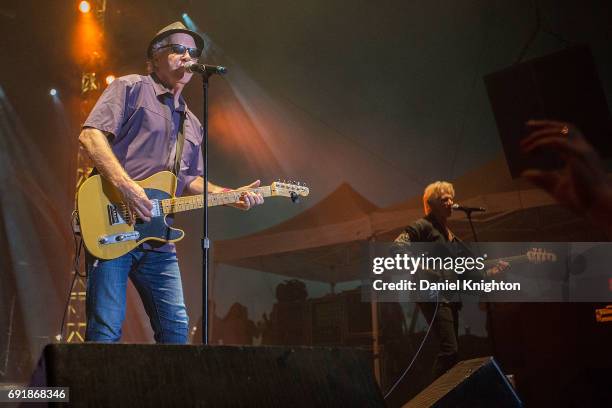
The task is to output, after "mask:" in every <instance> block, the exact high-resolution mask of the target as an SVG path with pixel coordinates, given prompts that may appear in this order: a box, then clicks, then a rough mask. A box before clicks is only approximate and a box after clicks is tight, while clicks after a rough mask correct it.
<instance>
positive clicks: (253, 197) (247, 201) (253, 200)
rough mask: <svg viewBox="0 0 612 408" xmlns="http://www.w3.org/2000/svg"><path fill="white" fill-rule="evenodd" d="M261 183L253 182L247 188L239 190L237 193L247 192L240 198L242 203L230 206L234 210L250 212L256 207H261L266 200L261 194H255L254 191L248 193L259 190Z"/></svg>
mask: <svg viewBox="0 0 612 408" xmlns="http://www.w3.org/2000/svg"><path fill="white" fill-rule="evenodd" d="M260 183H261V182H260V181H259V180H255V181H254V182H252V183H251V184H248V185H246V186H243V187H240V188H237V189H236V191H241V190H245V192H244V193H243V194H242V195H241V196H240V201H238V202H235V203H232V204H228V205H230V206H232V207H234V208H238V209H239V210H244V211H246V210H248V209H250V208H252V207H254V206H256V205H261V204H263V202H264V198H263V196H262V195H261V194H258V193H254V192H252V191H246V190H249V189H252V188H257V187H259V184H260Z"/></svg>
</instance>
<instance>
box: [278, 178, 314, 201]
mask: <svg viewBox="0 0 612 408" xmlns="http://www.w3.org/2000/svg"><path fill="white" fill-rule="evenodd" d="M270 192H271V195H272V196H282V197H289V198H291V200H293V201H297V199H298V198H299V197H306V196H307V195H308V194H310V190H309V189H308V187H306V186H305V185H304V184H303V183H299V182H286V181H275V182H274V183H272V184H271V185H270Z"/></svg>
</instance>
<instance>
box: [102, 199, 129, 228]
mask: <svg viewBox="0 0 612 408" xmlns="http://www.w3.org/2000/svg"><path fill="white" fill-rule="evenodd" d="M106 210H107V212H108V223H109V224H110V225H116V224H125V223H126V222H125V220H124V219H123V217H122V216H121V214H119V211H118V210H117V206H116V205H115V204H109V205H107V206H106Z"/></svg>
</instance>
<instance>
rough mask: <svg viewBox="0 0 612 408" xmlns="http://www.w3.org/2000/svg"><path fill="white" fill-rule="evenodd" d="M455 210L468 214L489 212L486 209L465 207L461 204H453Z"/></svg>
mask: <svg viewBox="0 0 612 408" xmlns="http://www.w3.org/2000/svg"><path fill="white" fill-rule="evenodd" d="M452 208H453V210H459V211H463V212H466V213H471V212H485V211H487V209H486V208H483V207H464V206H462V205H459V204H453V207H452Z"/></svg>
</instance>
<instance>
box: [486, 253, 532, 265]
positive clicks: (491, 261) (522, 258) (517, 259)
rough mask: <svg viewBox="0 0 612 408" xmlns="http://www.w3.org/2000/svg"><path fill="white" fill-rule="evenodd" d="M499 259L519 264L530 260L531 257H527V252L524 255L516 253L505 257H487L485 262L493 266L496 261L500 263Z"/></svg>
mask: <svg viewBox="0 0 612 408" xmlns="http://www.w3.org/2000/svg"><path fill="white" fill-rule="evenodd" d="M499 261H504V262H508V263H512V264H518V263H522V262H529V258H528V257H527V255H526V254H523V255H515V256H508V257H505V258H496V259H487V260H486V261H485V262H484V264H485V266H487V267H488V266H493V265H495V264H496V263H498V262H499Z"/></svg>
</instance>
